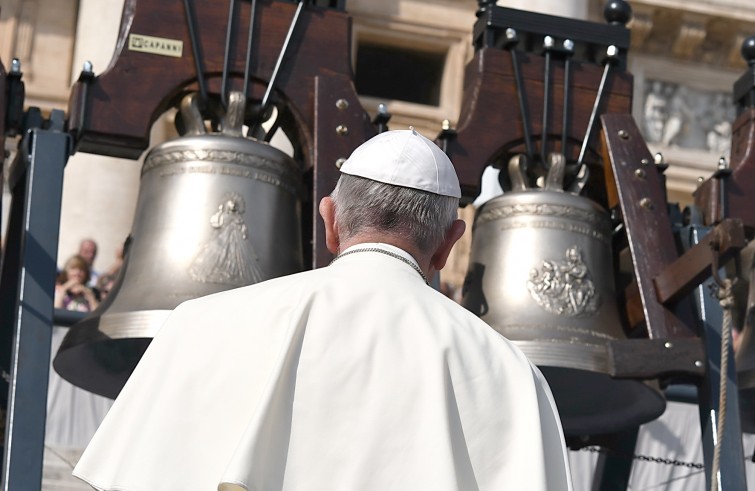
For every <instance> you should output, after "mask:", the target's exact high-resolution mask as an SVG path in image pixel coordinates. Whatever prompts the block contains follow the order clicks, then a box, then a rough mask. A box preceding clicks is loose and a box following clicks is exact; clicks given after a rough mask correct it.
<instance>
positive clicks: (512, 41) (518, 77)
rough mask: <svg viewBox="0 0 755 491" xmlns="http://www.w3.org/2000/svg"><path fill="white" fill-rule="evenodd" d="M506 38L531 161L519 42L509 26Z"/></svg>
mask: <svg viewBox="0 0 755 491" xmlns="http://www.w3.org/2000/svg"><path fill="white" fill-rule="evenodd" d="M506 38H507V41H506V45H505V48H506V49H508V51H509V53H511V64H512V66H513V70H514V80H515V82H516V94H517V99H518V100H519V114H521V117H522V134H523V135H524V146H525V148H526V153H527V160H528V161H529V162H533V161H534V160H533V155H534V154H535V151H534V149H533V148H532V137H531V136H530V118H529V114H528V112H527V103H526V97H525V95H524V82H523V81H522V72H521V70H520V68H519V60H518V58H517V55H516V44H517V43H518V42H519V38H518V37H517V35H516V31H515V30H514V29H511V28H509V29H506Z"/></svg>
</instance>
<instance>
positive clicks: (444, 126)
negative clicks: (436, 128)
mask: <svg viewBox="0 0 755 491" xmlns="http://www.w3.org/2000/svg"><path fill="white" fill-rule="evenodd" d="M440 129H442V130H443V131H448V130H450V129H451V121H449V120H447V119H444V120H443V122H442V123H441V124H440Z"/></svg>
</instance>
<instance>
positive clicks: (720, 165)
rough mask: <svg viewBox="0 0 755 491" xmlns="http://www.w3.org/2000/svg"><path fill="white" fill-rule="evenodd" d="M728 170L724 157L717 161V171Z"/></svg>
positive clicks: (727, 163)
mask: <svg viewBox="0 0 755 491" xmlns="http://www.w3.org/2000/svg"><path fill="white" fill-rule="evenodd" d="M728 168H729V162H728V161H727V160H726V157H721V158H720V159H718V169H719V170H725V169H728Z"/></svg>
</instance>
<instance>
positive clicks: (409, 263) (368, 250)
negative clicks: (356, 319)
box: [330, 247, 430, 285]
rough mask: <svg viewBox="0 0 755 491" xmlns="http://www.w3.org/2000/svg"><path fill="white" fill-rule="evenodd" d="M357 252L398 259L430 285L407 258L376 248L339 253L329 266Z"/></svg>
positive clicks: (419, 270)
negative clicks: (377, 253) (373, 253)
mask: <svg viewBox="0 0 755 491" xmlns="http://www.w3.org/2000/svg"><path fill="white" fill-rule="evenodd" d="M357 252H379V253H380V254H385V255H386V256H390V257H392V258H394V259H398V260H399V261H401V262H404V263H406V264H408V265H409V266H411V267H412V268H413V269H414V271H416V272H417V273H419V275H420V276H421V277H422V279H423V280H424V281H425V284H426V285H429V284H430V282H429V281H427V276H425V273H423V272H422V270H421V269H420V268H419V266H417V265H416V264H415V263H414V262H413V261H410V260H408V259H407V258H405V257H403V256H400V255H398V254H396V253H394V252H390V251H386V250H385V249H380V248H378V247H365V248H364V249H354V250H352V251H347V252H344V253H341V254H339V255H337V256H336V257H334V258H333V260H332V261H330V264H333V263H334V262H336V261H338V260H339V259H341V258H342V257H343V256H348V255H349V254H356V253H357Z"/></svg>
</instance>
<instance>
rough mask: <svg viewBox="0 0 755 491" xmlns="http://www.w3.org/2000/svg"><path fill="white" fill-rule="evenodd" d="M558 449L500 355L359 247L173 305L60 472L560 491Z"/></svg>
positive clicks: (529, 386) (228, 485)
mask: <svg viewBox="0 0 755 491" xmlns="http://www.w3.org/2000/svg"><path fill="white" fill-rule="evenodd" d="M566 453H567V452H566V448H565V445H564V440H563V437H562V433H561V426H560V421H559V418H558V414H557V412H556V407H555V404H554V402H553V398H552V396H551V393H550V390H549V388H548V386H547V384H546V382H545V380H544V378H543V377H542V375H541V374H540V372H539V371H538V370H537V369H536V368H535V367H534V366H532V365H531V364H530V363H529V361H528V360H527V359H526V358H525V357H524V355H523V354H522V353H521V352H520V351H519V350H518V349H517V348H516V347H515V346H514V345H513V344H512V343H510V342H508V341H507V340H506V339H504V338H503V337H501V336H500V335H499V334H498V333H496V332H495V331H494V330H493V329H491V328H490V327H488V326H487V325H486V324H484V323H483V322H482V321H480V320H479V319H478V318H477V317H475V316H474V315H473V314H471V313H469V312H468V311H466V310H465V309H463V308H462V307H460V306H459V305H457V304H455V303H454V302H453V301H451V300H449V299H447V298H446V297H444V296H443V295H442V294H440V293H439V292H437V291H435V290H433V289H432V288H430V287H428V286H427V285H425V283H424V282H423V281H422V279H421V278H420V277H419V275H418V274H417V272H416V271H414V270H413V269H412V268H411V267H410V266H408V265H407V264H404V263H402V262H401V261H399V260H396V259H394V258H392V257H389V256H386V255H384V254H380V253H376V252H362V253H359V254H352V255H349V256H346V257H343V258H341V259H339V260H338V261H337V262H336V263H334V264H333V265H331V266H329V267H327V268H323V269H319V270H315V271H309V272H305V273H301V274H297V275H292V276H287V277H284V278H279V279H275V280H270V281H267V282H264V283H261V284H258V285H254V286H251V287H245V288H240V289H237V290H232V291H228V292H224V293H220V294H217V295H212V296H209V297H204V298H201V299H197V300H193V301H189V302H186V303H184V304H183V305H181V306H180V307H178V308H177V309H176V310H175V311H174V313H173V314H172V315H171V317H170V318H169V320H168V321H167V323H166V324H165V325H164V327H163V328H162V329H161V330H160V332H159V334H158V335H157V336H156V338H155V339H154V341H153V342H152V344H151V345H150V347H149V349H148V350H147V352H146V354H145V355H144V357H143V358H142V361H141V362H140V363H139V365H138V366H137V368H136V370H135V371H134V373H133V375H132V377H131V378H130V379H129V381H128V383H127V384H126V386H125V387H124V389H123V391H122V392H121V394H120V396H119V397H118V399H117V400H116V401H115V404H114V405H113V408H112V409H111V411H110V412H109V414H108V416H107V417H106V419H105V421H104V422H103V424H102V425H101V426H100V428H99V430H98V432H97V434H96V435H95V436H94V438H93V439H92V442H91V443H90V445H89V447H88V448H87V450H86V452H85V453H84V455H83V456H82V458H81V460H80V461H79V464H78V465H77V467H76V469H75V470H74V475H76V476H77V477H79V478H81V479H83V480H85V481H86V482H88V483H89V484H91V485H92V486H93V487H95V488H96V489H105V490H119V491H137V490H139V491H142V490H149V491H155V490H183V491H185V490H215V489H219V490H223V491H226V490H242V489H243V490H253V491H274V490H286V491H294V490H297V491H298V490H313V491H325V490H343V491H346V490H349V491H372V490H374V491H378V490H380V491H384V490H407V491H409V490H412V491H417V490H432V491H445V490H449V491H451V490H454V491H455V490H464V491H467V490H478V489H479V490H515V491H516V490H526V491H545V490H549V491H554V490H555V491H559V490H571V480H570V475H569V467H568V460H567V455H566Z"/></svg>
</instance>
